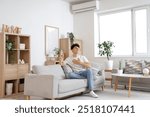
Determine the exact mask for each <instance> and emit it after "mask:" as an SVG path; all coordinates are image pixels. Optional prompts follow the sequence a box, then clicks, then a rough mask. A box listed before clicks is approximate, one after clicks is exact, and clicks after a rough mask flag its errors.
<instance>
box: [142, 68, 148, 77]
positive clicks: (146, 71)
mask: <svg viewBox="0 0 150 117" xmlns="http://www.w3.org/2000/svg"><path fill="white" fill-rule="evenodd" d="M143 75H144V76H148V75H149V69H148V68H144V69H143Z"/></svg>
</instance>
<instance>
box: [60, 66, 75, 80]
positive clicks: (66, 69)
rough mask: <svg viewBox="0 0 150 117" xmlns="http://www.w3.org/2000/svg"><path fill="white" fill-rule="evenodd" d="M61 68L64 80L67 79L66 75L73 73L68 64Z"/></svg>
mask: <svg viewBox="0 0 150 117" xmlns="http://www.w3.org/2000/svg"><path fill="white" fill-rule="evenodd" d="M62 68H63V70H64V73H65V76H66V78H68V74H69V73H70V72H73V70H72V68H71V67H70V66H69V65H68V64H65V65H63V66H62Z"/></svg>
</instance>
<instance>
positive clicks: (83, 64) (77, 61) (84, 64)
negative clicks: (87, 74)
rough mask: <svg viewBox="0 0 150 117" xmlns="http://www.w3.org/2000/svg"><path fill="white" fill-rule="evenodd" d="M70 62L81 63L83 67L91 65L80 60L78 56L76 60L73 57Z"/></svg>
mask: <svg viewBox="0 0 150 117" xmlns="http://www.w3.org/2000/svg"><path fill="white" fill-rule="evenodd" d="M72 62H73V63H74V64H78V65H82V66H83V67H85V68H89V67H91V65H90V63H86V62H82V61H80V59H79V58H78V59H77V60H76V59H73V60H72Z"/></svg>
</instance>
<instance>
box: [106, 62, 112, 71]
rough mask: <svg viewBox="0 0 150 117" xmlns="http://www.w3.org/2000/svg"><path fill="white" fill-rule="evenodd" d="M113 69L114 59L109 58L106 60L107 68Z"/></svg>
mask: <svg viewBox="0 0 150 117" xmlns="http://www.w3.org/2000/svg"><path fill="white" fill-rule="evenodd" d="M112 69H113V61H112V60H108V61H107V62H106V70H112Z"/></svg>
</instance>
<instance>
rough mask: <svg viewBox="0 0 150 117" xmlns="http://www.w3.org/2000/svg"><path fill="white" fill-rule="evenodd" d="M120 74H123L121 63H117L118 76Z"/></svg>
mask: <svg viewBox="0 0 150 117" xmlns="http://www.w3.org/2000/svg"><path fill="white" fill-rule="evenodd" d="M122 73H123V67H122V61H119V69H118V74H122Z"/></svg>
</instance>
